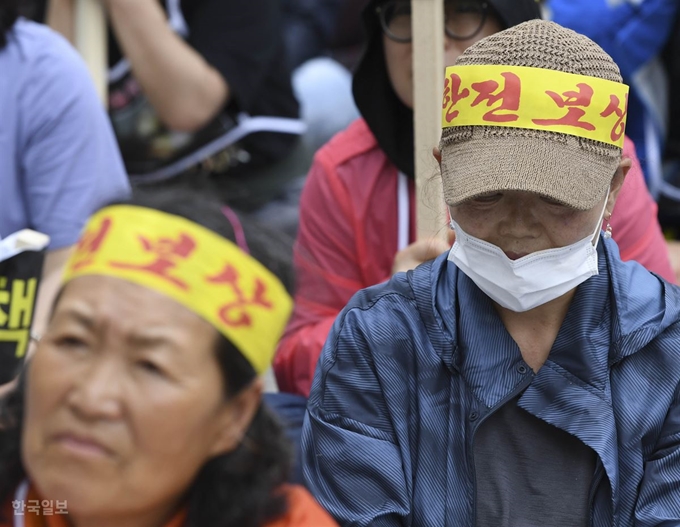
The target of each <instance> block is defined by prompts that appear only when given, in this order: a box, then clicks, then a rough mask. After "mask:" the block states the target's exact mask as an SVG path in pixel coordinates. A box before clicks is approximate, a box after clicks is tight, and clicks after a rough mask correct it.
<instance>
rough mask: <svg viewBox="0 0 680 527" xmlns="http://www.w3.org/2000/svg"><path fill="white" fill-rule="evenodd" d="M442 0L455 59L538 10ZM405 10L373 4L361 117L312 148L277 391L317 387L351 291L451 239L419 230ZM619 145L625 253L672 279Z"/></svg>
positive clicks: (619, 238) (646, 197)
mask: <svg viewBox="0 0 680 527" xmlns="http://www.w3.org/2000/svg"><path fill="white" fill-rule="evenodd" d="M445 6H446V7H445V9H446V12H447V14H448V16H447V27H446V38H445V61H446V64H447V65H451V64H453V62H454V61H455V59H456V58H457V57H458V56H459V55H460V54H461V53H462V52H463V51H464V50H465V49H466V48H467V47H469V46H470V45H472V44H473V43H474V42H476V41H478V40H480V39H481V38H483V37H484V36H487V35H489V34H492V33H495V32H497V31H500V30H501V29H503V28H506V27H511V26H514V25H517V24H519V23H521V22H524V21H527V20H530V19H533V18H539V17H540V12H539V8H538V4H537V3H536V2H535V1H534V0H488V1H486V2H482V1H474V0H445ZM409 13H410V4H409V2H408V1H407V0H396V1H395V0H389V1H384V0H373V1H371V2H370V3H369V4H368V6H367V7H366V9H365V11H364V24H365V26H366V29H367V32H368V40H367V45H366V48H365V50H364V55H363V57H362V59H361V62H360V64H359V66H358V68H357V71H356V74H355V76H354V81H353V92H354V98H355V101H356V104H357V107H358V108H359V110H360V112H361V115H362V118H360V119H358V120H357V121H355V122H354V123H352V124H351V125H350V126H349V127H348V128H347V130H345V131H343V132H341V133H340V134H338V135H337V136H335V137H334V138H333V139H332V140H331V141H330V142H329V143H328V144H326V145H325V146H324V147H323V148H322V149H321V150H320V151H319V152H318V153H317V154H316V157H315V160H314V163H313V165H312V168H311V171H310V174H309V176H308V178H307V182H306V186H305V189H304V191H303V194H302V199H301V203H300V226H299V231H298V237H297V242H296V247H295V267H296V278H297V291H296V295H295V308H294V311H293V316H292V318H291V320H290V322H289V324H288V327H287V329H286V332H285V334H284V337H283V339H282V340H281V342H280V344H279V348H278V351H277V355H276V357H275V360H274V369H275V373H276V379H277V382H278V385H279V389H280V390H281V391H284V392H290V393H295V394H299V395H302V396H305V397H307V396H308V395H309V390H310V388H311V384H312V380H313V377H314V370H315V368H316V363H317V359H318V357H319V354H320V353H321V348H322V346H323V344H324V342H325V340H326V337H327V335H328V332H329V330H330V328H331V325H332V324H333V322H334V320H335V317H336V316H337V314H338V313H339V312H340V310H341V309H342V308H343V307H344V306H345V304H347V302H348V301H349V299H350V298H351V297H352V295H353V294H354V293H356V292H357V291H358V290H360V289H362V288H365V287H369V286H371V285H375V284H378V283H380V282H383V281H384V280H386V279H388V278H389V277H390V276H391V275H392V274H394V273H395V272H398V271H405V270H408V269H412V268H414V267H416V266H417V265H418V264H419V263H421V262H424V261H427V260H429V259H432V258H434V257H435V256H437V255H439V254H441V253H442V252H444V251H446V250H448V248H449V246H448V245H447V244H446V243H444V242H443V241H441V240H439V241H437V240H421V241H415V225H414V222H415V201H416V196H415V187H414V177H413V176H414V168H413V166H414V161H413V111H412V108H413V87H412V84H411V80H412V69H411V59H412V57H411V53H412V49H411V45H410V43H409V42H410V24H409V23H405V21H406V22H408V20H407V19H408V18H410V15H409ZM404 17H406V19H405V18H404ZM456 20H457V21H458V22H456ZM422 155H430V153H429V152H427V153H426V152H423V154H422ZM623 156H624V157H629V158H631V159H632V161H633V166H632V169H631V170H630V172H629V174H628V177H627V178H626V182H625V184H624V186H623V190H622V191H621V193H620V197H619V204H620V205H619V207H617V210H616V213H615V214H614V216H613V217H612V219H611V221H610V223H611V225H612V227H613V232H614V235H613V236H614V239H615V240H616V242H617V243H618V244H619V248H620V250H621V257H622V258H623V259H624V260H631V259H635V260H637V261H638V262H640V263H641V264H643V265H644V266H645V267H647V268H648V269H649V270H650V271H653V272H656V273H657V274H659V275H661V276H663V277H664V278H665V279H666V280H669V281H672V282H675V276H674V273H673V271H672V269H671V265H670V262H669V258H668V251H667V248H666V244H665V242H664V239H663V236H662V233H661V230H660V227H659V224H658V221H657V219H656V212H657V209H656V204H655V202H654V201H653V199H652V198H651V196H650V194H649V192H648V190H647V188H646V186H645V182H644V178H643V174H642V170H641V168H640V165H639V162H638V161H637V157H636V155H635V148H634V145H633V143H632V142H631V141H630V140H627V141H626V144H625V148H624V151H623ZM426 190H427V189H426ZM444 228H446V225H445V224H444V222H442V229H444Z"/></svg>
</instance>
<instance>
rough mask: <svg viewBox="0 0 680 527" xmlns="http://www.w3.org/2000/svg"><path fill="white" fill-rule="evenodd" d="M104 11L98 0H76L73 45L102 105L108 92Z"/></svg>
mask: <svg viewBox="0 0 680 527" xmlns="http://www.w3.org/2000/svg"><path fill="white" fill-rule="evenodd" d="M107 43H108V40H107V30H106V13H105V11H104V6H103V5H102V3H101V1H100V0H76V13H75V45H76V48H77V49H78V52H79V53H80V54H81V56H82V57H83V59H84V60H85V62H86V64H87V67H88V69H89V70H90V74H91V75H92V79H93V80H94V84H95V87H96V88H97V93H98V94H99V97H100V99H101V101H102V103H103V104H104V105H106V103H107V93H108V78H107V72H108V50H107Z"/></svg>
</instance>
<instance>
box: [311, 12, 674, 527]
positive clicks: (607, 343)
mask: <svg viewBox="0 0 680 527" xmlns="http://www.w3.org/2000/svg"><path fill="white" fill-rule="evenodd" d="M446 78H447V80H446V87H445V93H444V105H443V114H442V125H443V134H442V140H441V144H440V149H441V157H440V163H441V168H442V177H443V183H444V193H445V197H446V200H447V203H448V205H449V211H450V214H451V219H452V221H451V224H452V227H453V229H454V230H455V233H456V242H455V244H454V245H453V247H452V248H451V250H450V251H449V252H448V253H446V254H444V255H442V256H441V257H439V258H438V259H437V260H435V261H433V262H430V263H426V264H423V265H421V266H419V267H418V268H416V269H415V270H414V271H409V272H408V273H406V274H404V273H401V274H398V275H396V276H395V277H394V278H393V279H392V280H390V281H389V282H388V283H386V284H383V285H380V286H376V287H373V288H370V289H367V290H364V291H362V292H360V293H359V294H357V295H356V296H355V297H354V299H353V300H352V302H351V303H350V304H349V305H348V306H347V307H346V308H345V310H344V311H343V312H342V313H341V314H340V316H339V317H338V319H337V320H336V322H335V325H334V327H333V330H332V332H331V335H330V337H329V339H328V341H327V342H326V345H325V347H324V350H323V352H322V355H321V359H320V363H319V366H318V368H317V371H316V376H315V379H314V384H313V387H312V392H311V396H310V400H309V407H308V415H307V420H306V423H305V428H304V431H303V452H304V453H303V457H304V475H305V478H306V481H307V484H308V486H309V487H310V489H311V490H312V493H313V494H314V495H315V496H316V498H317V499H318V500H319V501H320V502H321V503H322V505H324V506H325V507H326V509H327V510H329V511H330V512H331V514H333V515H334V516H335V517H336V519H337V520H338V521H339V523H340V524H341V525H351V526H359V525H362V526H363V525H378V524H379V525H381V526H383V527H385V526H389V527H397V526H406V525H409V526H411V527H424V526H431V525H438V526H448V527H458V526H461V525H470V526H474V527H516V526H518V525H523V526H524V525H550V526H552V527H562V526H563V527H576V526H586V525H593V526H596V527H605V526H611V525H621V526H631V525H636V526H653V525H661V524H664V525H671V524H673V525H676V524H678V522H680V389H679V388H680V324H678V322H679V321H680V295H678V290H677V288H676V287H674V286H671V285H669V284H668V283H667V282H665V281H664V280H662V279H661V278H659V277H657V276H655V275H653V274H651V273H649V272H648V271H646V270H645V269H644V268H643V267H641V266H640V265H639V264H636V263H623V262H622V261H621V259H620V257H619V253H618V249H617V246H616V244H615V242H614V241H613V240H612V239H611V228H610V227H608V228H607V229H606V231H605V232H604V233H602V231H601V225H602V221H603V218H604V220H605V223H606V222H607V220H608V219H609V217H610V216H611V213H612V210H613V208H614V204H615V202H616V198H617V195H618V193H619V190H620V189H621V185H622V183H623V181H624V178H625V176H626V173H627V171H628V169H629V167H630V161H629V160H627V159H622V158H621V150H622V145H623V140H624V135H623V134H624V128H625V117H626V111H627V106H626V101H627V93H628V92H627V87H626V86H625V85H623V84H622V83H621V76H620V74H619V70H618V68H617V66H616V64H615V63H614V62H613V61H612V60H611V58H610V57H609V56H608V55H607V54H606V53H604V51H602V50H601V49H600V48H599V47H598V46H597V45H596V44H594V43H593V42H592V41H590V40H589V39H587V38H585V37H583V36H581V35H578V34H576V33H574V32H572V31H570V30H566V29H564V28H562V27H560V26H558V25H556V24H554V23H551V22H543V21H531V22H526V23H524V24H521V25H519V26H516V27H514V28H511V29H508V30H506V31H503V32H501V33H498V34H496V35H493V36H490V37H488V38H486V39H484V40H482V41H480V42H478V43H477V44H474V45H473V46H471V47H470V48H469V49H468V50H467V51H465V52H464V53H463V55H462V56H461V57H460V58H459V59H458V61H457V62H456V65H455V66H454V67H452V68H449V69H447V76H446ZM437 155H439V154H438V153H437ZM359 489H361V490H360V491H359Z"/></svg>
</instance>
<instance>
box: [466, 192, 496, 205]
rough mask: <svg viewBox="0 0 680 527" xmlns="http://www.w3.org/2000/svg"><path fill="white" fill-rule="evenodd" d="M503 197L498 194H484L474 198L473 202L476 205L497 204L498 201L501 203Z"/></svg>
mask: <svg viewBox="0 0 680 527" xmlns="http://www.w3.org/2000/svg"><path fill="white" fill-rule="evenodd" d="M502 197H503V194H501V193H500V192H497V193H495V194H482V195H481V196H477V197H476V198H473V199H472V201H474V202H476V203H495V202H496V201H499V200H500V199H501V198H502Z"/></svg>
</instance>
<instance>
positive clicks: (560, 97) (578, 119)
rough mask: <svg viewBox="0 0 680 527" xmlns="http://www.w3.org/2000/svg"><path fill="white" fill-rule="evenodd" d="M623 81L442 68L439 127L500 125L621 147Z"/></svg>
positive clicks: (513, 69) (508, 69) (538, 71)
mask: <svg viewBox="0 0 680 527" xmlns="http://www.w3.org/2000/svg"><path fill="white" fill-rule="evenodd" d="M627 115H628V86H626V85H625V84H621V83H618V82H612V81H608V80H604V79H598V78H596V77H586V76H583V75H574V74H572V73H563V72H561V71H554V70H548V69H543V68H527V67H520V66H451V67H449V68H446V81H445V86H444V101H443V104H442V128H449V127H453V126H505V127H512V128H528V129H532V130H545V131H550V132H559V133H562V134H568V135H575V136H577V137H585V138H587V139H593V140H595V141H600V142H602V143H609V144H612V145H615V146H618V147H620V148H623V142H624V139H625V138H624V133H625V129H626V118H627Z"/></svg>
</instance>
